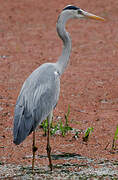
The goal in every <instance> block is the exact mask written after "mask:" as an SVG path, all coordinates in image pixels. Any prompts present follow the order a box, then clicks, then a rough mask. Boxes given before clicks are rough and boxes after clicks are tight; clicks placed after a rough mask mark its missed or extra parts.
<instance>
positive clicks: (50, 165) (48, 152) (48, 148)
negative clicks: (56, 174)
mask: <svg viewBox="0 0 118 180" xmlns="http://www.w3.org/2000/svg"><path fill="white" fill-rule="evenodd" d="M46 150H47V155H48V159H49V167H50V170H51V171H52V159H51V147H50V145H49V144H47V148H46Z"/></svg>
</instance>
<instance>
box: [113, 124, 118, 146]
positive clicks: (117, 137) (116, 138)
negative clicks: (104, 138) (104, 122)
mask: <svg viewBox="0 0 118 180" xmlns="http://www.w3.org/2000/svg"><path fill="white" fill-rule="evenodd" d="M116 140H118V125H117V127H116V131H115V135H114V138H113V143H112V149H115V148H116V147H115V142H116Z"/></svg>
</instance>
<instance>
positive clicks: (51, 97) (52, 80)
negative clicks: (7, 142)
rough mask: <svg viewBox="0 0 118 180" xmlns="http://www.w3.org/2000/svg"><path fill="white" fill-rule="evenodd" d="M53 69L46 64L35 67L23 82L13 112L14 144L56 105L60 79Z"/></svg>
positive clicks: (27, 133)
mask: <svg viewBox="0 0 118 180" xmlns="http://www.w3.org/2000/svg"><path fill="white" fill-rule="evenodd" d="M47 70H48V71H47ZM55 71H56V69H55V67H54V66H52V65H49V64H46V65H44V66H43V67H40V68H38V69H36V70H35V71H34V72H33V73H32V74H31V75H30V76H29V78H28V79H27V80H26V81H25V83H24V84H23V86H22V89H21V92H20V95H19V97H18V99H17V102H16V107H15V113H14V130H13V134H14V143H15V144H20V143H21V142H22V141H23V140H24V139H25V138H26V137H27V136H28V135H29V134H30V133H31V132H32V131H33V130H34V129H35V128H36V127H37V126H38V125H39V124H40V123H41V122H42V121H43V120H44V119H46V117H47V116H48V115H49V113H50V112H51V111H52V109H53V108H54V107H55V106H56V104H57V101H58V98H59V92H60V79H59V75H58V74H55V73H54V72H55Z"/></svg>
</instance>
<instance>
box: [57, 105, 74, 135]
mask: <svg viewBox="0 0 118 180" xmlns="http://www.w3.org/2000/svg"><path fill="white" fill-rule="evenodd" d="M69 114H70V106H68V111H67V113H66V114H65V120H66V122H65V125H63V123H62V121H60V126H59V130H60V131H61V133H62V136H65V134H66V133H67V132H68V131H70V130H72V128H71V127H70V126H69V124H68V118H69Z"/></svg>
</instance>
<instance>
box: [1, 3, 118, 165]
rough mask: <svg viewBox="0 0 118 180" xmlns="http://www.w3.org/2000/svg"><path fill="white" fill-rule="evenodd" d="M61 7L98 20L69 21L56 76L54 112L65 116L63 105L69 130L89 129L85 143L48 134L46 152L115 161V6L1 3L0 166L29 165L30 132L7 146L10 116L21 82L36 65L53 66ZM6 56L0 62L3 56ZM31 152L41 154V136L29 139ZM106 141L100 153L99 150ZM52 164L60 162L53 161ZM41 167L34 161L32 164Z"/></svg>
mask: <svg viewBox="0 0 118 180" xmlns="http://www.w3.org/2000/svg"><path fill="white" fill-rule="evenodd" d="M67 4H73V5H76V6H79V7H81V8H83V9H85V10H87V11H89V12H93V13H94V14H97V15H100V16H102V17H104V18H105V19H106V21H105V22H96V21H93V20H89V21H88V20H71V21H69V22H68V25H67V30H68V31H69V32H70V34H71V37H72V53H71V57H70V64H69V66H68V68H67V70H66V71H65V73H64V74H63V76H62V79H61V93H60V99H59V102H58V105H57V107H56V109H55V113H54V115H55V118H54V119H55V120H56V116H61V117H63V116H64V113H66V112H67V108H68V105H70V110H71V113H70V118H69V121H71V122H70V126H72V127H73V128H76V129H81V130H85V129H86V128H87V127H94V132H93V134H92V135H91V136H90V139H89V142H88V143H87V144H86V143H84V142H83V140H82V137H81V136H80V138H79V139H78V140H74V139H72V134H71V133H69V134H68V135H66V136H65V137H64V138H63V137H62V136H59V135H56V136H55V137H54V136H53V137H51V146H52V154H58V153H59V152H66V153H78V154H80V155H82V156H86V157H91V158H97V159H100V158H105V159H113V160H117V159H118V153H117V151H115V152H114V154H112V153H111V152H110V150H111V146H112V139H113V136H114V132H115V130H116V126H117V125H118V1H114V0H104V1H103V0H99V1H91V0H79V2H78V1H75V2H74V3H73V1H72V0H70V1H68V0H65V1H62V0H59V1H54V0H52V1H47V0H43V1H41V0H35V1H34V0H21V1H18V0H12V1H11V0H1V5H0V161H2V162H3V163H16V164H22V165H25V164H31V158H28V159H24V158H23V157H25V156H29V155H32V151H31V150H32V146H31V145H32V135H30V136H29V137H27V139H26V140H25V141H24V142H23V143H22V144H21V145H19V146H15V145H14V144H13V142H12V140H13V137H12V128H13V114H14V106H15V103H16V99H17V96H18V94H19V91H20V88H21V86H22V84H23V82H24V80H25V79H26V78H27V77H28V75H29V74H30V73H31V72H32V71H33V70H34V69H35V68H37V67H38V66H39V65H41V64H42V63H45V62H55V61H56V60H57V58H58V56H59V55H60V54H61V50H62V43H61V41H60V39H59V38H58V36H57V33H56V21H57V18H58V15H59V13H60V12H61V10H62V9H63V7H64V6H66V5H67ZM3 56H5V57H3ZM36 137H37V138H36V141H37V146H38V147H39V149H38V151H37V154H39V155H45V154H46V137H43V131H42V130H38V131H37V134H36ZM108 143H110V144H109V146H108V147H107V150H105V147H106V145H107V144H108ZM57 162H59V161H57ZM40 163H41V164H42V165H46V164H48V161H47V159H44V160H40V159H37V165H38V166H40V165H39V164H40Z"/></svg>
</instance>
